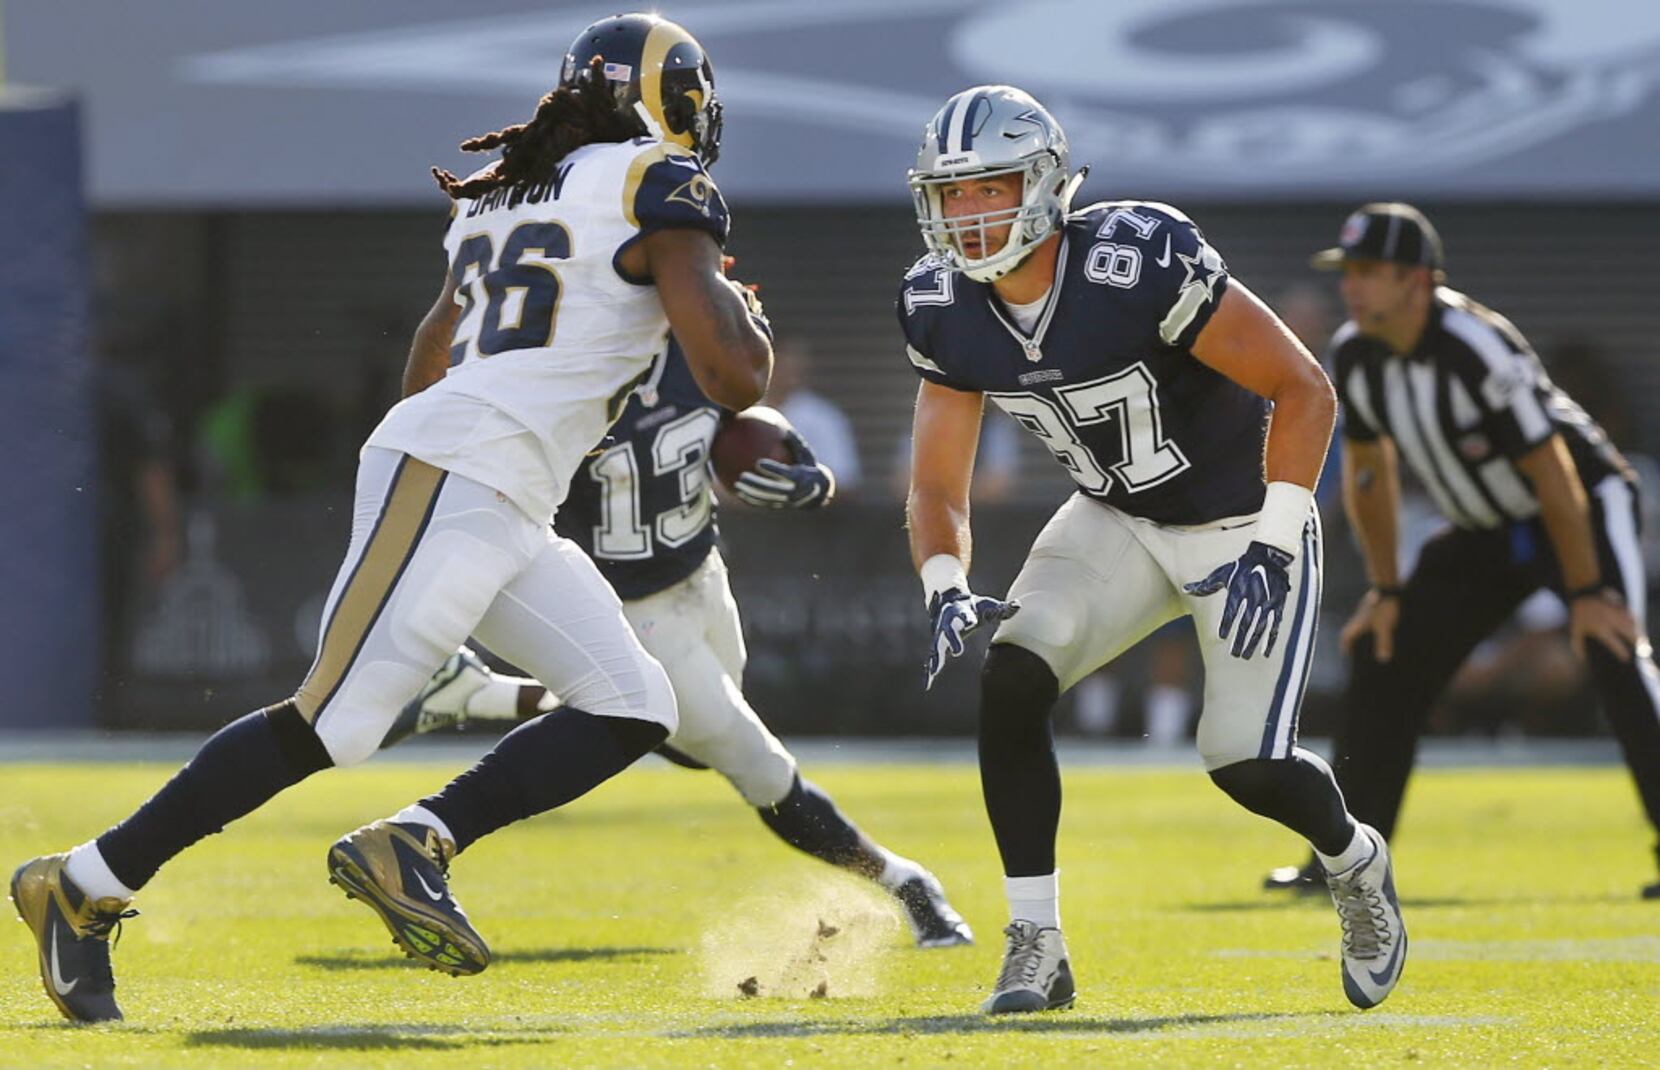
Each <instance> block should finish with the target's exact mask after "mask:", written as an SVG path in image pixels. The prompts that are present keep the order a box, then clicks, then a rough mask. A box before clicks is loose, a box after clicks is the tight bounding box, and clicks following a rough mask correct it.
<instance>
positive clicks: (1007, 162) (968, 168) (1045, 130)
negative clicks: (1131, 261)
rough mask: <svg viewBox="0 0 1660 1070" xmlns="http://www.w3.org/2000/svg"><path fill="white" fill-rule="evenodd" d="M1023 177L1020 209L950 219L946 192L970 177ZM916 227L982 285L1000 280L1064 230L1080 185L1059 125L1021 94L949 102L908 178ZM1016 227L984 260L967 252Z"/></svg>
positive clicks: (974, 92) (998, 91) (1002, 88)
mask: <svg viewBox="0 0 1660 1070" xmlns="http://www.w3.org/2000/svg"><path fill="white" fill-rule="evenodd" d="M1006 174H1019V175H1021V176H1022V179H1023V183H1024V186H1023V191H1022V195H1021V199H1020V207H1018V208H1013V209H1007V210H1004V211H998V212H983V213H980V214H978V215H964V216H956V217H954V218H950V219H947V218H946V215H945V210H944V200H943V198H942V197H941V195H940V194H941V190H942V188H943V187H944V186H946V185H947V184H949V183H952V182H961V181H962V180H963V179H965V178H969V177H976V178H978V177H989V176H991V175H1006ZM906 179H907V181H908V182H909V184H910V187H911V199H912V200H913V201H914V202H915V203H916V221H917V225H918V226H919V227H921V228H922V240H923V241H925V242H927V243H928V249H929V251H930V252H932V253H933V254H934V255H935V256H938V257H941V258H942V259H944V260H945V261H946V262H947V263H948V264H950V265H951V266H953V267H955V268H958V269H960V270H961V271H962V272H963V273H964V274H965V275H967V276H968V277H969V278H971V279H974V280H976V281H978V282H991V281H993V280H996V279H1000V278H1002V277H1003V276H1004V275H1007V274H1008V273H1009V272H1011V271H1013V270H1014V269H1015V268H1017V267H1019V266H1020V263H1021V261H1023V260H1025V259H1026V257H1027V256H1028V255H1030V254H1031V252H1032V250H1033V249H1035V248H1037V247H1038V245H1040V244H1041V243H1042V242H1043V240H1044V239H1045V238H1047V237H1049V235H1051V234H1053V233H1055V231H1056V230H1057V229H1058V228H1059V227H1060V225H1061V220H1062V219H1064V218H1065V217H1066V213H1067V208H1068V203H1069V202H1070V201H1071V199H1072V194H1073V192H1074V191H1076V189H1077V187H1078V185H1079V183H1080V182H1081V181H1082V179H1083V174H1082V173H1081V172H1080V173H1079V174H1078V175H1077V176H1073V174H1072V157H1071V153H1070V151H1069V150H1068V149H1067V145H1066V134H1065V133H1064V132H1063V131H1062V130H1061V127H1060V124H1059V123H1057V122H1056V121H1055V117H1054V116H1052V115H1050V114H1049V112H1048V111H1047V110H1046V109H1045V108H1044V106H1043V105H1041V104H1039V103H1038V102H1037V101H1036V100H1033V99H1032V97H1031V95H1030V94H1028V93H1026V92H1025V91H1024V90H1020V89H1016V88H1014V87H1013V86H1008V85H979V86H975V87H974V88H973V89H965V90H963V91H962V92H961V93H958V94H957V95H956V96H954V97H952V98H951V99H950V100H948V101H946V102H945V107H943V108H941V109H940V110H939V111H938V112H936V113H935V114H934V117H933V118H932V119H930V120H928V128H927V129H926V130H925V131H923V134H922V148H921V149H919V150H918V151H917V154H916V166H915V167H914V168H912V169H911V171H910V172H909V173H908V174H907V175H906ZM1006 223H1013V228H1012V229H1011V230H1010V231H1009V240H1008V241H1007V242H1005V243H1004V245H1003V247H1002V248H1001V249H998V250H997V251H996V252H992V253H988V254H986V255H983V256H979V257H970V256H968V255H967V254H966V253H964V252H963V247H962V242H961V241H960V240H959V239H960V238H961V237H962V235H964V234H965V233H968V232H971V231H976V230H978V231H979V237H980V239H981V241H980V248H981V250H985V249H986V248H987V246H988V243H987V242H986V240H985V239H986V230H987V228H989V227H998V226H1002V225H1003V224H1006Z"/></svg>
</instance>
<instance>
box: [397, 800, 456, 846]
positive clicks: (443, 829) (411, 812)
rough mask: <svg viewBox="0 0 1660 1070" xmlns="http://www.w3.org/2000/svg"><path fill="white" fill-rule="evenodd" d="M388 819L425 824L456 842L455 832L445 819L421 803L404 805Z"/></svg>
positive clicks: (445, 837) (404, 822)
mask: <svg viewBox="0 0 1660 1070" xmlns="http://www.w3.org/2000/svg"><path fill="white" fill-rule="evenodd" d="M387 820H388V821H397V822H401V823H403V824H411V825H425V826H426V827H427V828H429V829H434V830H436V831H437V833H438V835H439V837H440V838H441V839H446V840H449V841H450V842H451V843H454V842H455V833H453V832H451V831H450V827H449V826H448V825H446V824H444V819H443V818H441V817H439V816H438V815H437V814H435V813H433V812H432V811H431V810H428V809H427V808H426V807H424V806H422V805H421V804H420V803H415V804H414V805H413V806H406V807H404V808H403V809H402V810H399V811H398V812H397V813H395V814H393V815H392V816H391V817H389V818H387Z"/></svg>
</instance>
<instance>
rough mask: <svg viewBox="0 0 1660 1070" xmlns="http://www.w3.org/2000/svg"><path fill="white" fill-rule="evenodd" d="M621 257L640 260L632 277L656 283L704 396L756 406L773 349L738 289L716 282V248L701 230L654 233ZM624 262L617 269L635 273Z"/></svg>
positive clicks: (730, 405) (718, 401)
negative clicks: (632, 256) (641, 266)
mask: <svg viewBox="0 0 1660 1070" xmlns="http://www.w3.org/2000/svg"><path fill="white" fill-rule="evenodd" d="M628 254H635V255H637V256H638V257H639V258H640V259H641V260H643V262H644V266H645V270H643V271H638V272H637V273H638V274H644V275H650V276H651V277H652V278H653V279H654V280H655V281H656V284H657V293H658V296H659V297H660V298H661V299H662V301H663V311H664V313H666V314H667V316H668V319H669V327H670V329H671V330H673V332H674V336H675V338H676V339H677V340H678V341H679V342H680V348H681V349H682V350H684V351H685V353H686V362H687V364H688V365H689V366H690V367H691V370H692V378H694V379H695V380H697V385H698V387H699V388H700V389H702V391H703V392H704V394H706V395H707V396H708V397H709V399H710V400H711V401H713V402H715V403H716V404H717V405H722V406H724V407H726V408H728V409H733V410H738V409H747V408H749V406H751V405H753V404H755V403H756V402H758V401H760V400H761V397H762V395H764V394H765V393H766V392H767V384H768V383H769V382H771V380H772V342H771V341H770V340H769V339H768V338H767V336H766V334H764V333H763V332H762V331H761V329H760V328H759V327H758V326H756V324H755V322H754V320H753V319H752V318H751V315H750V306H749V304H748V303H747V302H746V300H745V298H744V296H743V294H742V292H741V287H739V286H738V285H737V284H735V283H733V282H730V281H729V280H727V278H726V277H725V276H724V275H723V274H722V269H721V251H720V246H718V245H716V244H715V240H714V239H713V238H712V237H710V236H709V235H708V234H706V233H704V232H703V231H701V230H660V231H656V232H654V233H652V234H649V235H647V236H646V238H645V240H644V241H642V242H640V243H639V244H638V245H637V246H635V247H634V248H631V249H630V250H629V251H628ZM628 254H625V265H624V266H625V267H628V269H629V270H630V271H635V268H634V266H633V265H632V264H630V263H628Z"/></svg>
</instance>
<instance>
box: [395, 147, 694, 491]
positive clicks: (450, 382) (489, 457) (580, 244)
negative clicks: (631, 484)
mask: <svg viewBox="0 0 1660 1070" xmlns="http://www.w3.org/2000/svg"><path fill="white" fill-rule="evenodd" d="M671 227H692V228H698V229H704V230H707V231H709V232H710V233H711V234H712V235H713V236H714V237H715V240H716V241H718V242H720V243H722V244H724V243H725V241H726V233H727V216H726V204H725V202H724V201H723V200H722V198H721V195H720V191H719V190H718V189H716V187H715V185H714V183H713V182H712V181H710V179H709V177H708V175H707V174H706V173H705V172H704V170H703V166H702V164H701V163H699V162H698V159H697V158H696V157H695V156H693V155H691V154H689V153H688V152H686V150H684V149H681V148H679V147H678V146H675V145H671V144H667V143H665V142H661V141H657V140H654V139H650V138H636V139H635V140H633V141H625V142H621V143H609V142H608V143H604V144H595V145H587V146H584V147H583V148H580V149H578V150H576V151H575V152H572V153H571V154H570V155H569V156H567V157H566V158H565V159H564V160H562V161H561V162H560V164H559V166H558V168H557V171H556V173H555V175H554V177H553V178H552V179H550V180H549V181H547V182H544V183H536V184H528V185H521V186H515V187H507V188H503V189H498V190H494V191H492V192H490V193H488V194H485V195H483V196H481V197H478V198H476V199H472V200H466V199H463V200H458V201H457V202H456V203H455V217H454V219H453V220H452V221H451V223H450V227H449V231H448V233H447V234H446V235H445V238H444V248H445V250H446V251H447V252H448V254H449V260H450V273H451V275H452V277H453V278H454V279H455V282H456V295H455V299H456V303H457V304H458V305H459V306H460V307H461V315H460V318H459V319H458V320H457V323H456V328H455V338H454V344H453V346H452V348H451V350H450V369H449V373H448V374H447V375H446V376H445V377H444V378H443V379H442V380H440V381H439V382H437V383H435V384H433V385H432V386H430V387H428V388H427V389H426V390H423V391H422V392H420V393H419V394H416V395H414V396H413V397H409V398H406V399H404V400H403V401H401V402H399V403H398V404H397V405H396V406H395V407H393V409H392V410H391V411H390V412H388V413H387V414H386V417H385V419H383V420H382V421H381V423H380V426H379V427H377V428H376V429H375V430H374V432H373V433H372V434H371V435H370V436H369V440H368V443H367V444H368V445H371V446H382V447H385V448H387V449H394V450H401V451H402V452H404V453H407V454H409V455H410V456H412V457H416V458H419V459H420V460H423V461H425V462H427V463H428V464H431V465H434V466H436V467H438V468H442V469H445V470H446V471H450V472H456V473H459V474H461V475H465V476H467V477H468V478H470V479H474V480H477V481H478V482H480V483H483V484H484V485H485V486H487V487H492V488H494V489H495V490H497V491H499V492H500V493H502V494H503V495H505V496H507V497H508V498H509V499H510V500H512V501H513V502H514V504H516V505H518V506H519V507H520V508H521V509H523V510H524V511H525V512H526V513H529V514H530V515H531V517H532V518H534V519H536V520H538V521H547V520H549V519H551V518H552V516H553V513H554V511H555V510H556V509H557V508H558V506H559V503H560V502H562V501H563V500H564V498H565V494H566V491H567V490H568V489H569V486H570V479H571V476H572V475H573V474H574V473H575V471H576V468H577V466H578V465H579V464H580V463H581V461H582V459H583V457H584V456H585V455H586V454H587V453H588V452H589V451H590V450H592V449H593V448H594V447H595V446H596V445H598V443H599V441H600V439H601V438H603V437H604V435H605V431H606V429H607V428H608V427H610V426H611V423H612V422H613V421H614V420H615V419H616V417H617V415H618V413H620V412H621V411H622V407H623V404H624V403H625V402H626V401H627V400H628V395H629V393H630V392H631V391H632V390H633V388H634V387H635V386H636V385H637V384H638V383H639V382H640V381H641V380H642V379H643V378H645V377H646V376H647V375H648V374H649V373H650V371H651V369H652V366H653V364H654V362H656V361H657V360H658V359H659V358H660V357H661V356H662V354H663V352H664V349H665V348H666V346H667V342H668V332H669V324H668V318H667V317H666V316H665V315H664V313H663V306H662V303H661V302H660V301H659V299H658V296H657V289H656V287H655V286H653V285H652V283H651V280H650V279H649V278H643V279H637V278H630V277H628V276H626V275H625V274H624V273H623V269H622V267H621V265H620V264H619V263H618V258H619V256H620V255H621V253H622V251H623V250H624V249H625V248H626V247H627V246H629V245H630V244H631V243H633V242H634V241H637V240H638V239H639V238H641V237H643V236H645V235H646V234H649V233H651V232H652V231H654V230H660V229H666V228H671Z"/></svg>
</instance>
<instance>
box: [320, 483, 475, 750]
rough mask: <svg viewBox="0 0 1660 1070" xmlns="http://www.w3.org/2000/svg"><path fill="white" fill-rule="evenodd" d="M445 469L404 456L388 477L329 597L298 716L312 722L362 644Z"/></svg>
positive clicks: (411, 546)
mask: <svg viewBox="0 0 1660 1070" xmlns="http://www.w3.org/2000/svg"><path fill="white" fill-rule="evenodd" d="M445 475H446V473H445V472H444V470H443V469H441V468H434V467H433V466H432V465H430V464H427V463H426V462H424V461H417V460H416V459H415V458H413V457H408V456H406V457H404V458H403V460H402V461H400V462H399V463H398V470H397V472H396V473H394V474H393V476H392V486H391V488H390V489H389V490H388V491H387V493H386V504H385V505H383V506H382V507H381V511H380V517H379V519H377V520H376V521H375V528H374V530H373V531H371V532H370V533H369V542H368V545H367V546H365V547H364V548H363V553H362V555H361V556H359V557H358V559H357V564H356V565H355V566H354V567H353V568H352V574H351V576H350V578H348V579H347V580H346V585H345V588H344V589H343V590H342V591H341V592H340V597H339V599H338V600H337V601H336V602H335V606H334V615H333V616H332V617H330V618H329V622H328V626H327V627H326V628H325V629H324V630H323V642H322V646H321V648H320V649H319V650H318V651H317V660H316V662H315V663H313V664H312V666H311V672H310V673H308V674H307V675H306V678H305V682H304V683H302V684H301V685H300V689H299V691H297V692H296V693H295V695H294V702H295V705H296V706H298V707H299V710H300V715H301V716H303V717H304V718H305V719H306V720H307V721H309V722H315V721H316V719H317V714H318V713H319V712H320V711H321V710H322V708H323V706H324V705H325V704H327V702H328V700H329V699H331V698H333V697H334V692H335V690H336V689H337V688H339V686H340V684H341V681H343V680H345V678H346V673H347V672H348V671H349V670H350V669H351V666H352V661H353V660H354V659H355V658H356V657H357V653H358V651H359V650H361V649H362V648H363V641H364V640H365V639H366V638H368V635H369V629H371V628H373V627H374V624H375V621H376V620H377V619H379V617H380V613H381V610H382V609H384V608H385V607H386V602H387V600H388V599H389V598H391V596H392V588H393V587H394V586H395V585H396V584H397V582H398V578H399V577H400V576H402V575H403V570H404V567H405V566H406V565H408V564H409V559H410V558H411V557H413V556H414V555H415V548H416V546H418V545H419V544H420V541H421V534H422V533H423V532H424V531H425V530H426V526H427V521H428V520H429V519H430V518H431V515H432V507H433V506H434V505H435V504H437V501H438V492H439V490H440V489H442V487H443V485H444V476H445Z"/></svg>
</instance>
